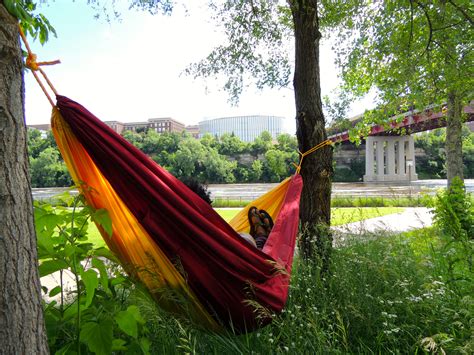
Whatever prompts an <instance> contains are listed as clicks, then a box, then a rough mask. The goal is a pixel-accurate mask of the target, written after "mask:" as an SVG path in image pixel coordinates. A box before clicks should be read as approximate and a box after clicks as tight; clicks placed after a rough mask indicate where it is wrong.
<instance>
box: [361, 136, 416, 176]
mask: <svg viewBox="0 0 474 355" xmlns="http://www.w3.org/2000/svg"><path fill="white" fill-rule="evenodd" d="M374 143H375V149H374ZM374 150H375V152H374ZM374 153H375V156H376V159H375V164H374ZM365 154H366V155H365V175H364V181H367V182H370V181H412V180H417V179H418V175H417V174H416V166H415V141H414V139H413V137H412V136H401V137H398V136H370V137H367V139H366V146H365ZM374 165H375V166H374ZM374 168H375V169H374ZM374 170H376V173H374Z"/></svg>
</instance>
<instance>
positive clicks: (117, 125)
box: [104, 121, 125, 134]
mask: <svg viewBox="0 0 474 355" xmlns="http://www.w3.org/2000/svg"><path fill="white" fill-rule="evenodd" d="M104 123H105V124H106V125H107V126H109V127H110V128H112V129H113V130H114V131H115V132H117V133H118V134H122V132H123V131H124V130H125V124H123V123H122V122H119V121H104Z"/></svg>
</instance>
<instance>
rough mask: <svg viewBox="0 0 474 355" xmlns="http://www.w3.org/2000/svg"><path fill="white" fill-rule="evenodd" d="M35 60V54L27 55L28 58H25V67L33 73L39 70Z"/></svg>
mask: <svg viewBox="0 0 474 355" xmlns="http://www.w3.org/2000/svg"><path fill="white" fill-rule="evenodd" d="M36 59H37V56H36V54H34V53H31V52H30V53H28V57H26V63H25V64H26V67H27V68H29V69H31V70H33V71H36V70H38V69H39V65H38V62H37V61H36Z"/></svg>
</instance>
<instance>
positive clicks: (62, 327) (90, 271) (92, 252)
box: [35, 192, 150, 354]
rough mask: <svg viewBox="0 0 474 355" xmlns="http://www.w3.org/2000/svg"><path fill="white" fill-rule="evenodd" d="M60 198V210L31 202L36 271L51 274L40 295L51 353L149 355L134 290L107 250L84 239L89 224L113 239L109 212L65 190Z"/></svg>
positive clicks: (45, 280)
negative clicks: (36, 262) (131, 296)
mask: <svg viewBox="0 0 474 355" xmlns="http://www.w3.org/2000/svg"><path fill="white" fill-rule="evenodd" d="M58 199H59V200H61V202H62V205H63V206H59V207H54V208H53V207H52V206H51V205H49V204H45V203H39V202H35V220H36V230H37V235H38V254H39V260H40V266H39V272H40V276H41V277H45V276H48V275H49V278H47V279H43V280H44V283H47V284H48V286H49V287H48V286H43V291H44V292H45V294H46V295H45V299H46V300H47V301H46V302H45V305H44V316H45V321H46V327H47V333H48V340H49V347H50V350H51V352H52V353H56V354H71V353H75V354H81V353H95V354H110V353H111V352H112V351H114V352H117V351H126V352H127V353H132V354H133V353H144V354H147V353H149V347H150V340H149V339H148V338H147V332H148V329H147V328H146V326H145V320H144V319H143V317H142V316H141V313H140V310H139V309H138V307H137V306H135V305H131V304H130V303H129V302H128V298H129V296H130V295H131V294H132V293H133V292H134V290H135V286H133V284H132V282H131V281H130V279H129V278H128V277H127V276H125V274H124V272H123V270H122V269H121V267H120V266H119V264H118V262H117V260H116V258H115V257H114V255H113V254H112V253H111V252H110V251H109V250H108V249H107V248H104V247H100V248H96V247H94V246H93V244H92V243H90V242H89V240H88V236H87V231H88V225H89V223H90V222H91V220H93V221H94V222H96V223H97V224H99V225H100V227H101V228H102V229H103V230H104V231H105V232H106V233H107V234H109V235H111V233H112V225H111V220H110V218H109V217H108V213H107V211H105V210H102V209H99V210H95V209H93V208H91V207H90V206H84V205H83V203H82V202H83V196H82V195H78V196H72V195H70V194H69V193H68V192H66V193H64V194H62V195H61V196H59V197H58ZM53 275H54V276H56V278H57V279H59V282H57V283H56V282H54V279H55V278H53ZM68 278H69V279H70V280H72V281H71V282H70V284H68V283H67V282H66V280H67V279H68Z"/></svg>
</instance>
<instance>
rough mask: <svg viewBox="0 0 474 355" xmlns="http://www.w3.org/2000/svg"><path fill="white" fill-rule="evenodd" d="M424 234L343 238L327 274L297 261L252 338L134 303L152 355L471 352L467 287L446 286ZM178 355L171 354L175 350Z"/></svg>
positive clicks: (144, 300)
mask: <svg viewBox="0 0 474 355" xmlns="http://www.w3.org/2000/svg"><path fill="white" fill-rule="evenodd" d="M433 232H434V231H433V230H432V229H427V230H420V231H416V232H410V233H407V234H402V235H382V236H376V237H372V238H370V239H367V238H369V237H364V239H363V240H360V239H355V238H349V239H347V240H346V241H345V243H344V244H343V245H340V246H339V248H337V249H334V251H333V254H332V268H331V276H330V277H324V278H323V277H322V276H321V274H320V271H321V270H320V268H319V267H318V265H317V263H312V262H302V260H301V258H300V257H297V258H296V261H295V265H294V270H293V277H292V283H291V286H290V293H289V300H288V302H287V305H286V307H285V309H284V310H283V312H282V313H281V314H280V315H277V316H276V317H275V319H274V321H273V323H272V324H270V325H268V326H266V327H264V328H262V329H260V330H257V331H255V332H253V333H249V334H243V335H235V334H233V333H232V332H224V333H219V334H217V333H209V332H206V331H202V330H200V329H198V328H196V327H194V326H193V325H192V324H189V323H188V322H186V321H185V320H182V319H173V318H170V317H169V316H168V315H167V314H165V313H164V312H162V311H161V310H160V309H159V308H158V307H157V306H156V304H155V303H154V302H153V301H152V300H151V299H150V298H149V297H146V296H141V297H135V298H134V300H133V301H134V304H136V305H137V307H138V308H139V309H140V311H141V314H142V316H143V318H144V319H145V320H146V327H147V329H149V331H150V334H149V336H150V339H151V340H152V343H151V347H150V351H151V352H152V353H160V354H167V353H176V352H184V353H198V354H207V353H213V354H230V353H232V354H250V353H257V354H279V353H288V352H293V353H295V354H326V353H391V352H393V351H394V349H396V351H397V352H400V353H422V352H435V353H443V352H446V353H465V354H468V353H472V351H473V349H474V342H473V339H472V337H471V333H472V314H473V312H472V310H473V307H474V300H473V297H472V294H473V291H474V290H473V287H472V284H467V283H462V282H459V281H454V282H449V276H448V270H447V268H446V264H445V263H444V255H443V254H442V251H441V249H440V244H439V240H438V239H437V238H436V237H434V233H433ZM176 349H178V350H176Z"/></svg>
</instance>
